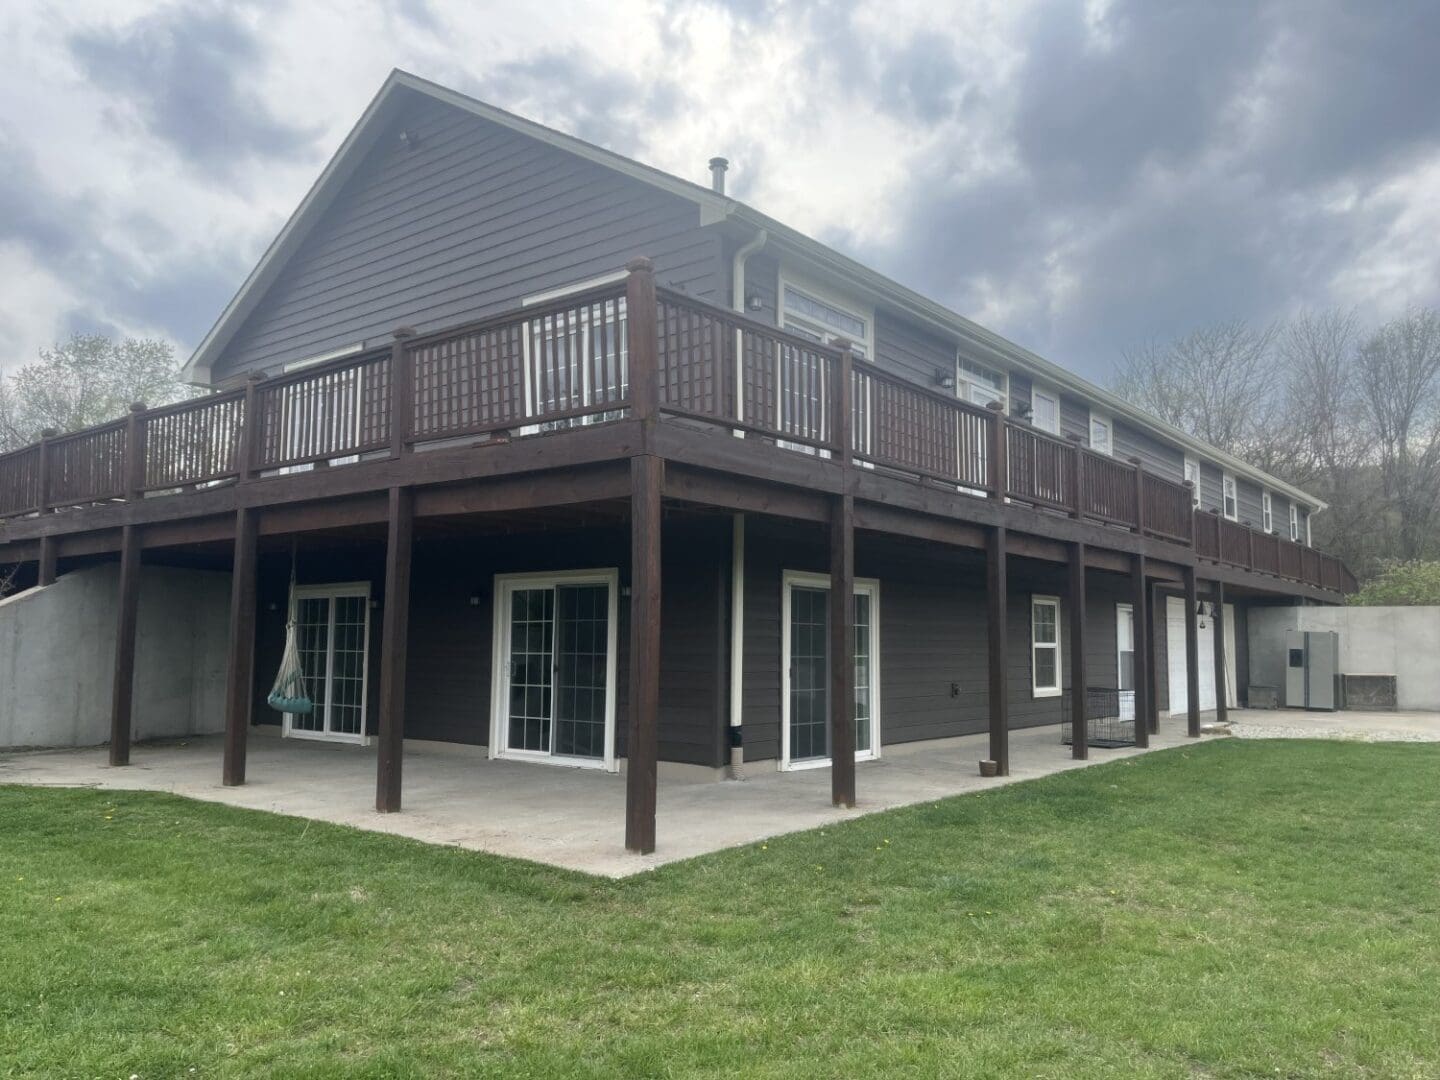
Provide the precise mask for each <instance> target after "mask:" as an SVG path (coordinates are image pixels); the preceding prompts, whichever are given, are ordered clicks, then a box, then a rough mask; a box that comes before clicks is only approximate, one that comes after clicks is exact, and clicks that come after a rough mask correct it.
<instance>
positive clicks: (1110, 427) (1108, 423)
mask: <svg viewBox="0 0 1440 1080" xmlns="http://www.w3.org/2000/svg"><path fill="white" fill-rule="evenodd" d="M1097 420H1099V421H1100V422H1101V423H1102V424H1104V425H1105V430H1106V431H1108V432H1109V433H1110V438H1109V442H1108V444H1107V445H1106V447H1105V448H1104V449H1103V450H1101V449H1098V448H1097V447H1096V446H1095V421H1097ZM1085 442H1086V444H1087V445H1088V446H1089V447H1090V449H1091V450H1093V451H1095V453H1097V454H1104V455H1105V456H1106V457H1114V456H1115V421H1114V419H1113V418H1112V417H1110V416H1109V415H1108V414H1106V413H1102V412H1096V411H1095V410H1094V409H1091V410H1090V422H1089V425H1088V426H1087V428H1086V431H1085Z"/></svg>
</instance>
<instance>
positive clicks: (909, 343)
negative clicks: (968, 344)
mask: <svg viewBox="0 0 1440 1080" xmlns="http://www.w3.org/2000/svg"><path fill="white" fill-rule="evenodd" d="M875 362H876V363H878V364H879V365H880V366H881V367H883V368H885V369H887V370H889V371H893V372H895V373H896V374H897V375H903V376H904V377H905V378H907V379H911V380H913V381H915V382H917V383H919V384H920V385H921V386H928V387H930V388H931V389H932V390H933V389H936V378H935V377H936V375H937V374H940V373H942V372H943V373H944V374H946V375H950V376H953V375H954V374H955V346H954V344H953V343H952V342H949V341H946V340H945V339H944V338H942V337H940V336H939V335H937V334H934V333H931V332H930V331H928V330H926V329H925V328H924V327H921V326H917V325H916V324H915V323H913V322H909V321H907V320H905V319H904V318H902V317H900V316H898V315H894V314H892V313H890V312H888V311H877V312H876V313H875Z"/></svg>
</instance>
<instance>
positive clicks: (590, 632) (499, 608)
mask: <svg viewBox="0 0 1440 1080" xmlns="http://www.w3.org/2000/svg"><path fill="white" fill-rule="evenodd" d="M618 586H619V574H618V573H617V571H615V570H613V569H601V570H577V571H570V572H562V573H553V574H498V575H496V577H495V591H494V594H493V595H494V597H495V626H494V659H493V667H492V674H491V695H490V697H491V702H492V713H491V718H490V756H491V757H505V758H518V759H521V760H526V761H541V762H546V763H548V764H555V765H571V766H580V767H589V768H603V769H608V770H610V771H612V772H613V771H614V770H615V768H616V764H615V657H616V652H617V650H616V625H617V622H618V620H617V618H616V603H617V601H616V594H617V593H618V592H619V591H620V590H619V587H618Z"/></svg>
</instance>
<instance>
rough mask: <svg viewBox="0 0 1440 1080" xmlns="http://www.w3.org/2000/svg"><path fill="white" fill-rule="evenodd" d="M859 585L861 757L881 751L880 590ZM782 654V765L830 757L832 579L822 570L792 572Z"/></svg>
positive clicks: (857, 630) (857, 713) (857, 646)
mask: <svg viewBox="0 0 1440 1080" xmlns="http://www.w3.org/2000/svg"><path fill="white" fill-rule="evenodd" d="M879 590H880V586H879V584H878V583H877V582H873V581H861V582H856V585H855V599H854V604H855V611H854V618H855V655H854V657H852V658H851V662H852V663H853V664H854V665H855V703H854V715H855V759H856V760H857V761H863V760H865V759H868V758H873V757H878V756H879V753H878V747H879V743H880V696H879V663H878V659H879V649H880V630H879V619H878V611H879V596H880V593H879ZM783 606H784V613H783V614H784V624H785V636H784V646H783V650H782V651H783V656H782V658H781V660H782V665H781V666H782V669H783V670H782V675H783V678H782V681H783V682H784V684H785V685H784V691H783V694H782V721H783V722H782V725H781V726H782V728H783V729H784V730H783V732H782V744H783V745H782V756H781V766H782V767H783V768H787V769H801V768H810V767H818V766H824V765H828V764H829V763H830V585H829V579H828V578H826V577H824V576H822V575H817V574H799V573H787V574H786V575H785V595H784V604H783Z"/></svg>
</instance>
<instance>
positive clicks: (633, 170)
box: [181, 68, 1326, 510]
mask: <svg viewBox="0 0 1440 1080" xmlns="http://www.w3.org/2000/svg"><path fill="white" fill-rule="evenodd" d="M407 92H411V93H417V94H421V95H424V96H426V97H428V98H431V99H433V100H435V101H439V102H442V103H444V104H446V105H450V106H453V107H455V108H457V109H460V110H461V111H463V112H467V113H469V114H471V115H473V116H477V117H479V118H481V119H484V120H488V121H491V122H492V123H495V124H498V125H500V126H502V127H505V128H508V129H510V130H512V131H515V132H518V133H520V134H522V135H526V136H528V137H530V138H533V139H536V140H538V141H540V142H543V143H545V144H547V145H550V146H553V147H556V148H558V149H561V150H564V151H566V152H568V153H571V154H575V155H577V156H578V157H581V158H584V159H586V160H588V161H592V162H594V163H595V164H598V165H602V166H604V167H605V168H608V169H611V170H613V171H615V172H618V173H621V174H622V175H625V176H628V177H630V178H632V179H634V180H638V181H640V182H642V183H646V184H649V185H651V186H653V187H655V188H658V189H660V190H662V191H666V192H668V193H670V194H672V195H678V196H680V197H682V198H685V199H688V200H690V201H691V202H693V203H695V204H696V205H697V206H698V207H699V210H700V223H701V225H712V224H717V223H719V222H723V221H733V222H736V223H738V224H740V225H742V226H747V227H749V228H750V229H752V230H759V229H764V230H765V231H766V232H767V234H768V236H769V245H770V246H772V247H776V248H780V249H782V250H786V251H789V252H790V253H792V254H793V255H795V256H797V257H798V258H800V259H802V260H804V261H805V262H807V263H809V264H811V265H812V266H814V267H816V268H818V269H820V270H821V271H823V272H826V273H828V274H831V275H834V276H837V277H839V278H841V279H843V280H845V281H846V282H849V283H853V284H854V285H857V286H859V287H860V288H862V289H863V290H865V291H867V292H869V293H870V294H872V295H873V296H874V297H876V298H877V299H879V300H880V301H881V302H883V303H885V304H888V305H889V306H891V307H894V308H897V309H899V310H901V311H904V312H905V313H906V314H907V315H909V316H910V317H912V318H915V319H917V320H918V321H920V322H921V323H924V324H926V325H927V326H929V327H931V328H932V329H936V330H939V331H941V332H942V333H944V334H946V335H947V336H951V337H955V338H958V339H959V341H960V342H961V343H963V344H965V345H967V346H968V347H969V349H970V351H971V352H972V353H975V354H978V355H979V356H981V357H989V358H990V359H991V360H992V362H994V363H996V364H997V365H999V366H1001V367H1002V368H1007V369H1017V370H1019V371H1021V372H1024V373H1026V374H1029V375H1031V376H1033V377H1036V378H1038V379H1040V380H1041V381H1043V382H1045V383H1047V384H1049V385H1052V386H1054V387H1056V388H1057V389H1059V390H1062V391H1069V392H1070V393H1071V394H1072V395H1075V396H1078V397H1082V398H1085V399H1087V400H1088V401H1091V402H1094V403H1096V404H1099V405H1101V406H1102V407H1104V408H1105V409H1106V410H1108V411H1109V412H1110V413H1112V414H1113V415H1114V416H1116V417H1121V418H1124V419H1125V420H1126V421H1128V422H1129V423H1131V424H1132V425H1134V426H1136V427H1139V428H1141V429H1142V430H1145V431H1149V432H1151V433H1153V434H1156V435H1159V436H1161V437H1162V438H1164V439H1166V440H1168V441H1169V442H1172V443H1174V444H1176V445H1178V446H1180V447H1182V448H1183V449H1184V450H1186V451H1189V452H1192V453H1195V454H1199V455H1203V456H1204V457H1206V458H1208V459H1210V460H1211V461H1214V462H1216V463H1217V464H1219V465H1220V466H1221V467H1222V468H1224V469H1226V470H1227V471H1232V472H1235V473H1237V474H1240V475H1243V476H1246V477H1248V478H1250V479H1252V480H1254V481H1255V482H1257V483H1259V484H1261V485H1262V486H1264V487H1266V488H1269V489H1271V490H1273V491H1276V492H1278V493H1280V494H1283V495H1285V496H1287V497H1288V498H1290V499H1292V500H1294V501H1296V502H1299V503H1301V504H1303V505H1305V506H1309V507H1313V508H1314V509H1316V510H1323V509H1325V506H1326V504H1325V503H1324V502H1322V501H1321V500H1319V499H1316V498H1315V497H1313V496H1311V495H1308V494H1306V493H1305V492H1303V491H1301V490H1300V489H1299V488H1296V487H1294V486H1293V485H1290V484H1287V483H1285V482H1284V481H1282V480H1280V479H1278V478H1276V477H1273V476H1270V475H1269V474H1267V473H1265V472H1263V471H1261V470H1259V469H1257V468H1255V467H1254V466H1253V465H1249V464H1247V463H1246V462H1245V461H1243V460H1241V459H1240V458H1237V457H1235V456H1234V455H1231V454H1227V453H1225V452H1223V451H1221V450H1218V449H1216V448H1215V447H1213V446H1210V445H1209V444H1207V443H1205V442H1202V441H1201V440H1199V439H1196V438H1195V437H1193V436H1191V435H1189V434H1187V433H1186V432H1184V431H1182V430H1181V429H1179V428H1177V427H1174V426H1173V425H1171V424H1167V423H1165V422H1164V421H1162V420H1159V419H1157V418H1156V417H1154V416H1151V415H1150V414H1149V413H1146V412H1144V411H1143V410H1141V409H1138V408H1136V407H1135V406H1134V405H1132V404H1131V403H1130V402H1128V401H1125V400H1124V399H1122V398H1120V397H1118V396H1116V395H1115V394H1112V393H1110V392H1109V391H1107V390H1103V389H1101V388H1100V387H1098V386H1096V385H1094V384H1093V383H1091V382H1089V381H1088V380H1086V379H1084V378H1082V377H1081V376H1079V375H1076V374H1075V373H1074V372H1071V371H1069V370H1067V369H1065V368H1063V367H1061V366H1060V365H1058V364H1055V363H1052V362H1051V361H1049V360H1046V359H1045V358H1044V357H1041V356H1039V355H1038V354H1036V353H1033V352H1031V351H1030V350H1028V349H1025V348H1022V347H1021V346H1019V345H1016V344H1015V343H1014V342H1011V341H1009V340H1007V339H1005V338H1003V337H1001V336H1000V335H999V334H996V333H994V332H993V331H991V330H987V329H986V328H985V327H983V326H981V325H980V324H979V323H976V322H973V321H971V320H970V319H967V318H965V317H964V316H963V315H960V314H957V313H956V312H954V311H951V310H950V309H949V308H946V307H945V306H943V305H941V304H938V303H936V302H935V301H933V300H931V299H929V298H927V297H925V296H922V295H921V294H920V293H917V292H915V291H914V290H912V289H908V288H906V287H905V286H904V285H901V284H899V283H898V282H896V281H893V280H891V279H890V278H888V277H886V276H885V275H883V274H881V273H879V272H877V271H875V270H872V269H870V268H869V267H867V266H865V265H863V264H862V263H859V262H857V261H855V260H854V259H851V258H849V257H848V256H846V255H842V254H841V253H840V252H838V251H836V250H834V249H833V248H830V247H827V246H826V245H825V244H822V243H820V242H819V241H817V240H814V239H811V238H810V237H808V236H806V235H805V234H804V233H801V232H799V231H798V230H796V229H793V228H791V227H789V226H788V225H785V224H784V223H782V222H780V221H777V220H776V219H775V218H772V217H770V216H769V215H767V214H764V213H761V212H760V211H758V210H756V209H755V208H753V207H751V206H748V205H746V204H745V203H742V202H740V201H739V200H737V199H733V198H730V197H729V196H726V195H721V194H719V193H717V192H715V191H713V190H711V189H710V188H709V187H707V186H704V185H701V184H696V183H693V182H692V181H689V180H685V179H682V178H680V177H677V176H673V175H671V174H670V173H667V172H664V171H663V170H661V169H657V168H654V167H653V166H650V165H646V164H644V163H643V162H639V161H636V160H634V159H633V158H628V157H625V156H624V155H622V154H617V153H615V152H614V151H612V150H607V149H605V148H604V147H601V146H597V145H595V144H594V143H590V142H586V141H585V140H584V139H581V138H577V137H576V136H573V135H567V134H565V133H564V132H562V131H557V130H555V129H554V128H550V127H546V126H545V125H544V124H539V123H536V122H535V121H533V120H527V119H526V118H525V117H523V116H517V115H516V114H514V113H511V112H507V111H505V110H504V109H500V108H497V107H496V106H494V105H489V104H487V103H485V102H483V101H480V100H478V99H476V98H473V97H470V96H469V95H467V94H462V93H459V92H458V91H455V90H451V89H449V88H448V87H444V86H441V85H439V84H438V83H434V82H431V81H429V80H428V79H422V78H420V77H419V76H417V75H412V74H410V73H409V72H407V71H401V70H399V69H398V68H397V69H395V70H393V71H392V72H391V73H390V75H389V77H388V78H386V80H385V82H384V84H383V85H382V86H381V87H380V90H379V91H378V92H377V93H376V95H375V97H374V98H373V99H371V101H370V104H369V105H368V106H367V107H366V109H365V111H364V113H362V114H361V116H360V119H359V120H358V121H357V122H356V123H355V126H354V127H353V128H351V130H350V133H349V134H348V135H346V137H345V140H344V141H343V142H342V143H341V144H340V148H339V149H338V150H337V151H336V152H335V155H334V156H333V157H332V158H331V159H330V161H329V163H328V164H327V165H326V166H325V168H324V170H323V171H322V172H321V173H320V175H319V177H318V178H317V179H316V180H315V183H314V184H313V185H311V187H310V190H309V191H308V192H306V194H305V197H304V199H302V200H301V201H300V205H299V206H298V207H296V209H295V211H294V213H292V214H291V215H290V217H289V219H288V220H287V221H286V222H285V225H284V226H283V227H282V228H281V230H280V232H279V234H278V235H277V236H276V237H275V239H274V240H273V241H272V242H271V243H270V246H269V247H268V248H267V249H266V250H265V253H264V254H263V255H262V256H261V257H260V261H259V262H258V263H256V265H255V268H254V269H253V270H251V272H250V274H249V276H248V277H246V279H245V281H244V283H243V284H242V285H241V286H240V289H239V291H238V292H237V293H236V294H235V296H234V297H233V298H232V299H231V301H230V303H229V304H227V305H226V306H225V309H224V310H223V311H222V312H221V313H220V317H219V318H218V319H217V320H216V321H215V324H214V325H213V326H212V327H211V328H210V331H209V332H208V333H207V334H206V335H205V337H204V339H203V340H202V341H201V342H200V345H199V346H198V347H197V348H196V350H195V352H194V353H193V354H192V355H191V357H190V359H189V360H187V361H186V363H185V366H184V367H183V368H182V369H181V378H182V379H184V380H185V381H186V382H192V383H200V384H205V383H208V382H209V378H210V369H211V367H212V365H213V364H214V362H215V360H216V359H217V358H218V357H219V356H220V354H221V353H222V352H223V351H224V349H225V347H226V345H228V344H229V342H230V340H231V338H233V337H234V335H235V333H236V332H237V331H238V330H239V329H240V327H241V326H242V325H243V323H244V322H245V319H246V318H247V317H248V316H249V315H250V313H251V312H252V311H253V310H254V309H255V307H256V305H257V304H258V303H259V302H260V300H261V299H262V298H263V297H264V295H265V293H266V291H267V290H268V289H269V287H270V286H271V284H272V283H273V282H274V281H275V279H276V277H277V276H278V275H279V274H280V272H281V271H282V270H283V268H284V266H285V264H286V262H287V261H288V260H289V258H290V256H291V255H292V254H293V253H294V252H295V251H296V250H297V249H298V248H299V246H300V245H301V243H303V241H304V240H305V238H306V237H307V236H308V235H309V233H310V230H311V229H312V228H313V226H314V225H315V224H316V222H317V221H319V219H320V217H321V216H322V215H323V214H324V212H325V210H326V209H327V208H328V207H329V206H330V204H331V203H332V202H333V201H334V199H335V197H336V196H337V195H338V194H339V192H340V191H341V189H342V188H343V187H344V185H345V182H346V181H347V180H348V179H349V178H350V177H351V176H352V175H353V174H354V172H355V170H356V168H357V167H358V166H359V165H360V163H361V161H363V160H364V157H365V155H366V153H367V152H368V151H369V150H370V148H371V147H372V146H374V144H375V142H376V140H377V139H378V138H379V136H380V134H381V133H382V131H383V130H384V127H385V124H386V121H387V120H388V119H389V118H390V116H391V115H392V111H393V109H394V108H395V107H396V103H397V101H398V100H399V99H400V98H402V97H403V96H404V95H405V94H406V93H407Z"/></svg>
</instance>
